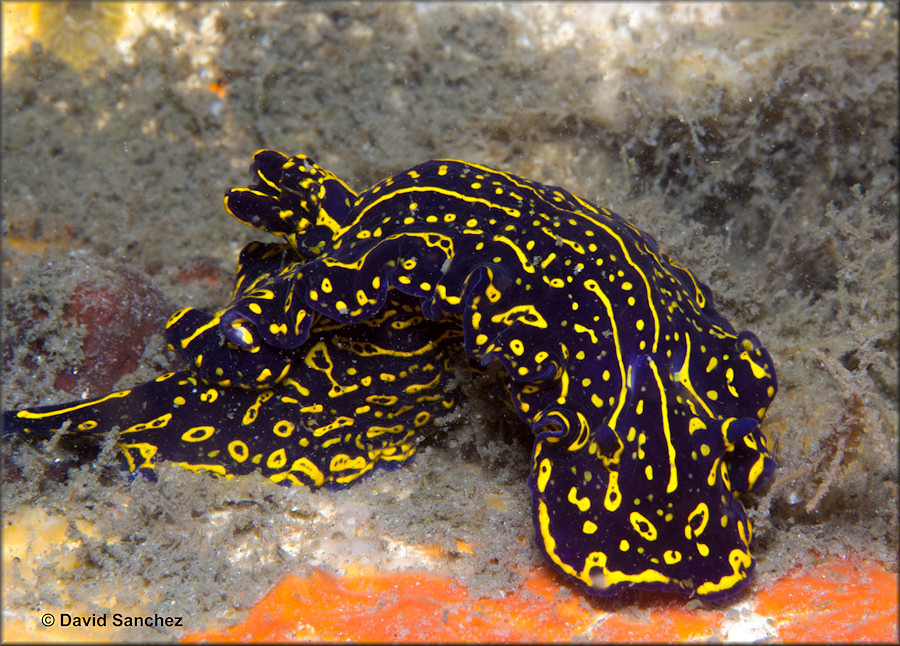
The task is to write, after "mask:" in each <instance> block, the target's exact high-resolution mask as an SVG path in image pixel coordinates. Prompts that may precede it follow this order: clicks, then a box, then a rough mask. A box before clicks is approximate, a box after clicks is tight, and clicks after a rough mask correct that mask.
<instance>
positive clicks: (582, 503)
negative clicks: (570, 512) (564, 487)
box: [568, 487, 591, 513]
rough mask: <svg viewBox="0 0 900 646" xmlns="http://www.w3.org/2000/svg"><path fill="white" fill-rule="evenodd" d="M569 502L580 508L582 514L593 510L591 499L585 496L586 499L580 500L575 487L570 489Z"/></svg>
mask: <svg viewBox="0 0 900 646" xmlns="http://www.w3.org/2000/svg"><path fill="white" fill-rule="evenodd" d="M568 501H569V502H570V503H572V504H573V505H575V506H576V507H578V511H580V512H582V513H584V512H586V511H587V510H588V509H590V508H591V501H590V498H588V497H587V496H585V497H584V498H579V497H578V490H577V489H576V488H575V487H572V488H571V489H569V497H568Z"/></svg>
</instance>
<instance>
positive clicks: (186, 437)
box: [181, 426, 216, 442]
mask: <svg viewBox="0 0 900 646" xmlns="http://www.w3.org/2000/svg"><path fill="white" fill-rule="evenodd" d="M215 432H216V427H215V426H195V427H194V428H189V429H188V430H187V431H185V432H184V434H183V435H182V436H181V441H182V442H202V441H203V440H208V439H209V438H210V437H212V434H213V433H215Z"/></svg>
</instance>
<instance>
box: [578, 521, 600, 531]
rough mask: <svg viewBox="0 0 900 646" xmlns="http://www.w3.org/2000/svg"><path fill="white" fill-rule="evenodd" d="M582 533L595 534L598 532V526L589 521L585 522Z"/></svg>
mask: <svg viewBox="0 0 900 646" xmlns="http://www.w3.org/2000/svg"><path fill="white" fill-rule="evenodd" d="M581 531H582V532H584V533H585V534H593V533H594V532H596V531H597V524H596V523H592V522H591V521H589V520H586V521H584V525H583V526H582V527H581Z"/></svg>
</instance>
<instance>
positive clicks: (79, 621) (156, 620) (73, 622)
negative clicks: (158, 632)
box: [59, 612, 182, 628]
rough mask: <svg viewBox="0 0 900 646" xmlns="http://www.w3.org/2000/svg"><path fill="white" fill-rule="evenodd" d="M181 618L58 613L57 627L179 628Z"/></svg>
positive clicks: (116, 613)
mask: <svg viewBox="0 0 900 646" xmlns="http://www.w3.org/2000/svg"><path fill="white" fill-rule="evenodd" d="M107 619H110V620H111V621H110V623H109V624H107ZM181 621H182V618H181V617H163V616H162V615H156V614H154V615H134V616H131V615H123V614H122V613H120V612H115V613H113V614H111V615H107V613H103V614H101V615H98V614H92V615H89V616H84V615H81V616H79V615H74V616H73V615H70V614H69V613H67V612H61V613H59V625H60V626H72V627H85V628H86V627H100V628H103V627H106V626H107V625H109V626H114V627H116V628H119V627H126V628H129V627H133V628H137V627H146V628H162V627H173V626H181Z"/></svg>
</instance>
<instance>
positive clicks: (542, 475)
mask: <svg viewBox="0 0 900 646" xmlns="http://www.w3.org/2000/svg"><path fill="white" fill-rule="evenodd" d="M550 471H551V467H550V460H548V459H547V458H544V459H543V460H541V466H540V468H539V471H538V477H537V486H538V491H540V492H541V493H544V489H546V488H547V482H548V481H549V480H550Z"/></svg>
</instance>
